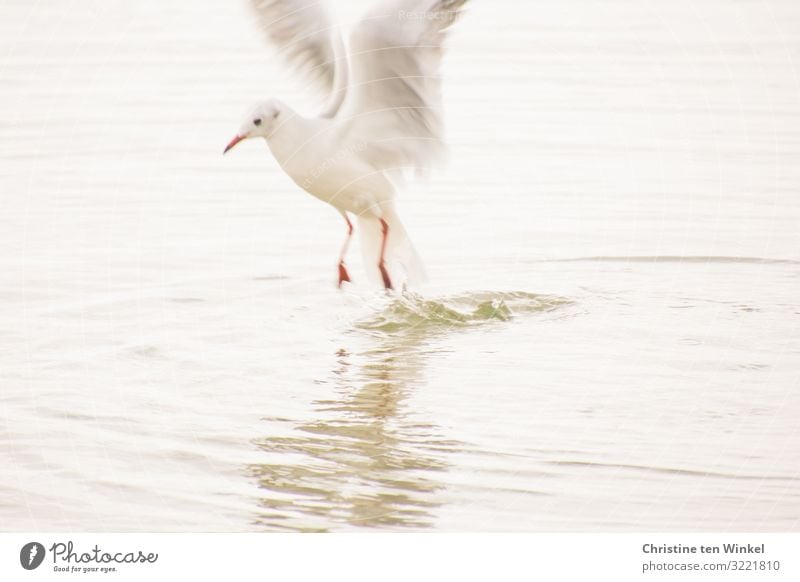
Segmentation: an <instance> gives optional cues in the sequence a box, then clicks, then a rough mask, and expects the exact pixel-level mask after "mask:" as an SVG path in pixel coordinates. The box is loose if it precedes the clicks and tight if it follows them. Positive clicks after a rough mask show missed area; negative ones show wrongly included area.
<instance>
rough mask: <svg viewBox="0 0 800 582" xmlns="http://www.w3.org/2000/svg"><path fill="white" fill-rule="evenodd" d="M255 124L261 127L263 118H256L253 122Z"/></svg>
mask: <svg viewBox="0 0 800 582" xmlns="http://www.w3.org/2000/svg"><path fill="white" fill-rule="evenodd" d="M253 123H254V124H256V125H261V118H260V117H256V118H255V119H254V120H253Z"/></svg>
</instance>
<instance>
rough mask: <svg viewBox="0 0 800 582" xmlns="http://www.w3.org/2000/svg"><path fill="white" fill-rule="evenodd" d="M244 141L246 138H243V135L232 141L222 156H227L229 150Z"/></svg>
mask: <svg viewBox="0 0 800 582" xmlns="http://www.w3.org/2000/svg"><path fill="white" fill-rule="evenodd" d="M243 139H245V136H243V135H237V136H236V137H235V138H233V139H232V140H231V143H229V144H228V145H226V146H225V149H224V150H223V151H222V155H225V154H227V153H228V150H229V149H231V148H232V147H233V146H235V145H236V144H237V143H239V142H240V141H242V140H243Z"/></svg>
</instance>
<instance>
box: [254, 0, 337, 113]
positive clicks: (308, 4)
mask: <svg viewBox="0 0 800 582" xmlns="http://www.w3.org/2000/svg"><path fill="white" fill-rule="evenodd" d="M250 3H251V4H252V6H253V8H254V9H255V12H256V15H257V16H258V21H259V24H260V25H261V28H262V29H263V31H264V32H265V33H266V36H267V39H268V40H269V41H270V42H271V43H272V44H274V45H275V46H277V48H278V49H279V51H280V54H281V56H282V57H283V58H284V60H286V61H287V63H288V64H289V65H291V66H292V67H294V68H295V69H296V70H298V71H299V72H300V73H301V74H302V75H303V76H304V77H305V80H306V81H308V82H310V83H311V84H312V85H314V86H315V87H316V88H318V89H320V90H322V91H323V92H324V93H325V95H326V96H327V98H328V101H327V103H326V106H325V110H324V111H323V113H322V114H321V115H322V116H323V117H332V116H333V115H334V114H335V113H336V111H337V110H338V109H339V106H340V105H341V103H342V101H343V100H344V96H345V90H346V88H347V55H346V53H345V51H344V45H343V43H342V37H341V34H340V32H339V30H338V28H337V27H336V26H335V25H334V23H333V20H332V19H331V18H330V15H329V14H328V11H327V10H326V9H325V2H324V0H250Z"/></svg>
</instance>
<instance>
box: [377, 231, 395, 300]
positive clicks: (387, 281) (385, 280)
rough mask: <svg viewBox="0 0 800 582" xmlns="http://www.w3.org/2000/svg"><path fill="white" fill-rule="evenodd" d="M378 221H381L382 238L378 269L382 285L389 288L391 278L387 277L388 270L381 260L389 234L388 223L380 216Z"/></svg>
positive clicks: (390, 286)
mask: <svg viewBox="0 0 800 582" xmlns="http://www.w3.org/2000/svg"><path fill="white" fill-rule="evenodd" d="M380 221H381V232H382V233H383V240H382V241H381V258H380V260H379V261H378V269H380V271H381V277H383V286H384V287H385V288H386V289H391V288H392V280H391V279H390V278H389V272H388V271H387V270H386V265H385V263H384V261H383V256H384V254H385V253H386V239H387V238H388V236H389V225H388V224H387V223H386V221H385V220H384V219H382V218H381V219H380Z"/></svg>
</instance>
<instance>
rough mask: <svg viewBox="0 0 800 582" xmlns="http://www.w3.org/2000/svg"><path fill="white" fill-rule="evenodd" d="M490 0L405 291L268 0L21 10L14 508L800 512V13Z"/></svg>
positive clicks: (2, 5) (497, 519) (14, 24)
mask: <svg viewBox="0 0 800 582" xmlns="http://www.w3.org/2000/svg"><path fill="white" fill-rule="evenodd" d="M474 4H475V5H474V6H473V7H472V10H471V11H470V13H469V14H468V16H467V17H466V18H465V19H464V20H463V21H462V22H461V23H460V26H459V27H458V31H457V34H456V35H455V36H454V38H453V42H452V43H451V50H450V52H449V54H448V60H447V64H446V73H447V79H446V88H447V94H446V101H447V107H448V121H449V127H450V129H449V136H450V139H451V141H452V148H451V156H452V160H451V164H450V166H449V168H448V170H447V171H446V172H445V173H444V174H443V175H441V176H439V177H437V178H436V179H435V180H433V181H432V182H431V183H430V184H428V185H423V186H420V187H418V188H415V189H414V190H411V191H409V192H406V193H404V195H403V198H402V207H401V212H402V215H403V217H404V220H405V222H406V223H407V226H408V229H409V231H410V232H411V233H412V235H413V237H414V239H415V242H416V244H417V247H418V248H419V250H420V251H421V252H422V254H423V255H424V257H425V259H426V262H427V268H428V271H429V274H430V276H431V279H432V282H431V284H430V285H429V286H428V287H426V288H424V289H421V290H418V291H417V292H416V293H415V294H408V295H406V296H401V297H387V296H386V295H384V294H383V293H381V292H379V291H377V290H375V289H372V288H370V287H369V286H368V285H367V284H365V283H364V282H363V281H364V276H363V273H362V272H361V271H360V270H359V268H358V267H357V260H356V257H357V256H358V249H357V248H356V249H353V251H352V253H353V257H352V260H351V262H350V263H351V265H352V266H353V267H354V268H353V275H354V276H355V277H356V278H357V281H356V282H357V285H355V286H353V287H352V288H350V289H348V290H346V291H344V292H339V291H337V290H336V288H335V277H336V271H335V262H336V254H337V252H338V249H339V245H340V243H341V241H342V239H343V236H344V228H343V225H342V224H341V219H340V217H339V216H338V215H337V214H336V213H335V212H333V211H332V210H331V209H330V208H327V207H325V206H324V205H323V204H320V203H319V201H317V200H314V199H313V198H311V197H310V196H308V195H306V194H304V193H302V192H298V191H297V189H296V187H294V186H293V185H292V184H291V182H290V181H289V180H288V178H286V177H285V176H283V175H282V174H281V173H280V171H279V170H278V169H277V167H276V164H275V163H274V162H273V161H272V160H271V159H270V158H269V157H268V155H267V152H266V148H265V147H264V146H263V144H258V143H247V144H243V145H242V146H240V147H239V148H237V151H236V152H234V154H235V155H229V156H226V157H225V158H222V157H221V156H220V152H221V149H222V147H223V146H224V145H225V143H227V141H228V140H229V139H230V137H231V135H232V134H233V133H234V132H235V131H236V128H237V127H238V124H239V121H240V119H239V118H240V115H241V114H242V112H243V111H244V110H246V108H247V107H248V106H249V105H250V104H251V103H252V102H254V101H256V100H258V99H260V98H262V97H266V96H269V95H271V94H277V95H279V96H283V97H284V98H286V100H287V101H289V102H291V103H294V104H297V105H298V107H301V108H302V107H310V106H311V105H312V101H310V100H309V99H308V97H307V96H306V95H305V94H304V92H303V91H302V87H301V86H300V85H298V84H293V83H292V82H291V80H290V79H289V77H287V76H286V75H285V73H284V72H283V71H282V69H280V68H278V67H276V66H275V62H274V59H273V58H272V57H271V56H270V53H269V52H268V51H266V50H265V49H264V48H263V47H262V45H261V42H260V38H259V35H258V32H257V31H256V30H255V28H254V27H253V26H252V24H251V23H250V22H249V20H248V14H247V12H246V10H245V9H244V7H243V6H242V5H240V4H238V3H231V2H223V1H222V0H207V1H205V2H201V3H198V2H191V3H186V2H177V1H169V2H163V1H161V2H155V1H150V2H140V3H129V2H122V1H121V0H115V1H111V2H109V1H107V0H103V1H102V2H101V1H99V0H97V1H90V0H83V1H80V2H78V1H72V2H69V1H67V2H55V1H43V2H38V3H33V4H31V3H30V2H26V1H23V0H3V1H2V2H0V87H2V91H0V111H2V112H3V113H2V116H0V135H2V139H0V196H1V197H2V202H3V204H2V207H3V212H2V213H0V248H2V249H3V252H2V253H0V262H1V264H0V267H2V269H1V270H0V272H2V285H0V322H2V325H0V345H2V350H0V378H2V386H3V389H2V392H0V459H1V460H0V462H1V463H2V469H3V470H2V471H1V472H0V521H2V524H3V529H5V530H79V531H96V530H115V531H116V530H123V531H128V530H131V531H136V530H158V531H193V530H200V531H218V530H219V531H251V530H253V531H262V530H269V531H287V530H288V531H348V530H351V531H357V530H361V531H363V530H365V529H366V530H369V531H375V530H402V531H411V530H433V531H464V530H478V531H495V530H504V531H509V530H510V531H537V530H549V531H599V530H602V531H608V530H610V531H653V530H693V531H696V530H725V531H740V530H747V531H789V530H792V531H796V530H797V529H798V524H799V523H800V522H799V521H798V520H800V462H798V460H800V433H799V432H798V426H799V425H798V422H797V418H798V415H800V392H799V391H798V387H799V386H798V384H799V382H798V380H799V378H800V304H798V300H797V298H798V291H800V244H798V243H800V198H798V196H797V192H798V189H800V108H798V105H797V104H798V97H800V76H799V75H798V71H797V58H798V49H800V45H798V44H797V41H796V38H797V33H798V32H800V5H799V4H798V3H796V2H794V0H774V1H771V2H768V3H764V2H761V1H756V0H741V1H738V2H732V1H723V0H712V1H709V2H703V3H702V5H698V4H697V3H693V2H688V1H687V2H681V1H679V2H670V3H668V4H667V3H642V2H636V1H634V0H614V1H610V2H602V3H601V2H589V1H582V0H569V1H566V2H559V3H557V5H553V4H554V3H530V2H522V1H521V0H515V1H511V0H507V1H505V2H503V3H501V4H502V7H499V5H498V3H488V2H475V3H474ZM356 8H357V7H353V8H351V10H352V12H353V13H356V12H357V10H356ZM348 16H351V15H350V14H348ZM510 16H512V17H510ZM498 30H502V31H503V33H502V35H498V32H497V31H498Z"/></svg>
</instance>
